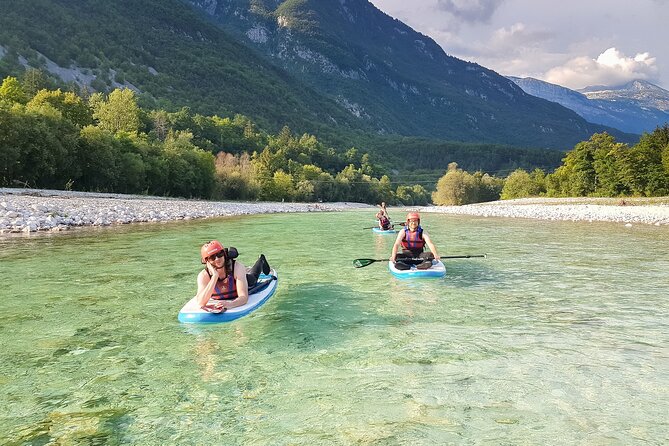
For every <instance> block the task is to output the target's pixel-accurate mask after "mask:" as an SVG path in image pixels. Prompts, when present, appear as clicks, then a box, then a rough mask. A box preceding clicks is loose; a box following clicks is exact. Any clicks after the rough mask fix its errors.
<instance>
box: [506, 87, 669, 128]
mask: <svg viewBox="0 0 669 446" xmlns="http://www.w3.org/2000/svg"><path fill="white" fill-rule="evenodd" d="M508 78H509V79H511V80H512V81H513V82H515V83H516V84H517V85H518V86H519V87H521V88H522V89H523V90H524V91H525V92H526V93H528V94H531V95H533V96H537V97H539V98H542V99H546V100H548V101H553V102H557V103H558V104H560V105H562V106H564V107H567V108H569V109H571V110H573V111H575V112H576V113H578V114H579V115H580V116H582V117H583V118H585V119H586V120H587V121H589V122H593V123H597V124H602V125H606V126H609V127H614V128H617V129H619V130H621V131H623V132H628V133H637V134H641V133H643V132H652V131H653V130H655V128H656V127H658V126H662V125H664V124H665V123H666V122H669V91H667V90H665V89H663V88H660V87H658V86H657V85H653V84H651V83H650V82H646V81H641V80H635V81H632V82H629V83H627V84H624V85H622V86H618V87H605V86H596V87H586V88H584V89H582V90H578V91H575V90H570V89H568V88H565V87H561V86H559V85H555V84H551V83H548V82H544V81H540V80H538V79H534V78H531V77H526V78H518V77H512V76H508Z"/></svg>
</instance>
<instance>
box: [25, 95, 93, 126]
mask: <svg viewBox="0 0 669 446" xmlns="http://www.w3.org/2000/svg"><path fill="white" fill-rule="evenodd" d="M44 104H49V105H51V106H52V107H54V108H55V109H56V110H58V111H60V112H61V113H62V116H63V117H64V118H65V119H67V120H69V121H70V122H72V123H73V124H75V125H78V126H79V127H85V126H87V125H89V124H91V123H92V122H93V119H92V115H91V111H90V109H89V108H88V107H87V106H86V104H84V102H83V101H82V100H81V98H80V97H79V96H77V95H76V94H74V93H71V92H67V93H63V92H62V91H60V89H58V90H55V91H49V90H40V91H38V92H37V93H36V94H35V96H34V97H33V98H32V99H31V100H30V101H29V102H28V104H27V106H28V108H39V107H41V106H42V105H44Z"/></svg>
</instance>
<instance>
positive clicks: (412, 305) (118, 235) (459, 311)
mask: <svg viewBox="0 0 669 446" xmlns="http://www.w3.org/2000/svg"><path fill="white" fill-rule="evenodd" d="M395 213H396V214H398V215H397V216H400V215H401V214H400V213H399V211H395ZM373 214H374V211H365V212H362V211H349V212H341V213H311V214H290V215H285V214H282V215H257V216H247V217H235V218H225V219H215V220H202V221H191V222H180V223H166V224H151V225H131V226H124V227H119V228H105V229H80V230H75V231H71V232H68V233H65V234H55V235H41V236H34V235H33V236H31V237H29V238H26V237H9V238H4V239H0V278H1V280H2V282H1V283H0V388H1V389H2V391H1V392H0V408H1V409H0V444H9V445H47V444H110V445H113V444H135V445H155V444H179V445H190V444H192V445H202V444H226V445H236V444H238V445H268V444H272V445H314V444H324V445H329V444H333V445H443V444H454V445H460V444H491V445H497V444H514V445H515V444H528V445H530V444H531V445H535V444H579V445H586V444H587V445H630V444H653V445H654V444H657V445H660V444H666V443H667V441H669V423H668V422H667V419H668V418H667V413H669V409H668V407H669V403H668V401H669V347H668V345H669V303H668V296H669V232H667V231H668V230H667V229H666V228H663V227H654V226H643V225H634V226H633V227H631V228H626V227H624V226H622V225H620V224H609V223H574V222H545V221H534V220H518V219H515V220H511V219H486V218H475V217H459V216H458V217H453V216H447V215H436V214H432V215H431V214H424V215H423V226H424V227H426V229H427V230H428V231H429V232H430V234H431V236H432V239H433V241H434V242H435V244H436V245H437V246H438V247H439V248H440V254H441V255H458V254H483V253H487V254H488V258H487V259H467V260H447V261H446V267H447V275H446V277H445V278H444V279H428V280H423V281H418V280H413V281H406V280H399V279H395V278H393V277H392V276H391V274H390V273H389V272H388V270H387V266H386V264H385V263H382V262H381V263H374V264H372V265H369V266H367V267H365V268H359V269H356V268H353V266H352V260H353V259H355V258H378V259H383V258H387V257H388V255H389V253H390V248H391V246H392V241H393V239H394V237H392V236H383V235H374V234H372V232H371V231H370V230H363V229H361V228H363V227H366V226H372V225H373V224H374V221H373ZM391 216H395V215H393V212H392V210H391ZM212 238H217V239H219V240H220V241H221V242H223V244H224V245H226V246H228V245H232V246H235V247H237V249H238V250H239V252H240V260H241V261H242V262H244V263H246V264H247V265H248V264H252V263H253V261H254V260H255V258H256V257H257V255H258V254H259V253H261V252H263V253H264V254H265V255H266V256H267V259H268V260H269V262H270V264H271V265H272V266H273V267H275V268H276V269H277V271H278V275H279V288H278V290H277V292H276V294H275V295H274V296H273V297H272V298H271V299H270V301H268V302H267V303H266V304H265V305H264V306H263V307H261V308H260V309H258V310H257V311H256V312H254V313H252V314H251V315H249V316H247V317H245V318H242V319H239V320H237V321H235V322H232V323H228V324H221V325H214V326H192V325H182V324H179V323H178V322H177V313H178V311H179V309H180V308H181V306H182V305H183V304H184V303H185V301H186V300H188V299H189V298H190V297H192V295H193V294H194V292H195V289H196V286H195V277H196V275H197V273H198V271H199V269H200V268H201V265H200V263H199V259H198V255H199V246H200V245H201V244H202V243H203V242H205V241H207V240H209V239H212Z"/></svg>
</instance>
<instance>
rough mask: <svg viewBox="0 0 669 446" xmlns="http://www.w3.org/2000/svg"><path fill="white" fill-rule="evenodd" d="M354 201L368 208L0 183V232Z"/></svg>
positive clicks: (311, 207) (316, 207)
mask: <svg viewBox="0 0 669 446" xmlns="http://www.w3.org/2000/svg"><path fill="white" fill-rule="evenodd" d="M356 207H359V208H371V206H368V205H365V204H359V203H273V202H253V203H252V202H238V201H235V202H220V201H202V200H179V199H172V198H162V197H146V196H143V195H122V194H103V193H87V192H69V191H57V190H36V189H7V188H0V234H11V233H32V232H38V231H52V232H57V231H63V230H67V229H70V228H72V227H77V226H110V225H118V224H128V223H139V222H161V221H170V220H192V219H195V218H209V217H224V216H233V215H247V214H268V213H281V212H322V211H342V210H344V209H352V208H356Z"/></svg>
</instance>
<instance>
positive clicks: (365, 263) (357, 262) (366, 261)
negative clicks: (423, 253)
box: [353, 254, 487, 268]
mask: <svg viewBox="0 0 669 446" xmlns="http://www.w3.org/2000/svg"><path fill="white" fill-rule="evenodd" d="M474 257H480V258H486V257H487V254H473V255H460V256H441V257H439V259H470V258H474ZM405 260H427V259H422V258H405ZM389 261H390V259H355V260H354V261H353V265H354V266H355V267H356V268H364V267H365V266H369V265H371V264H372V263H375V262H389Z"/></svg>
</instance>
